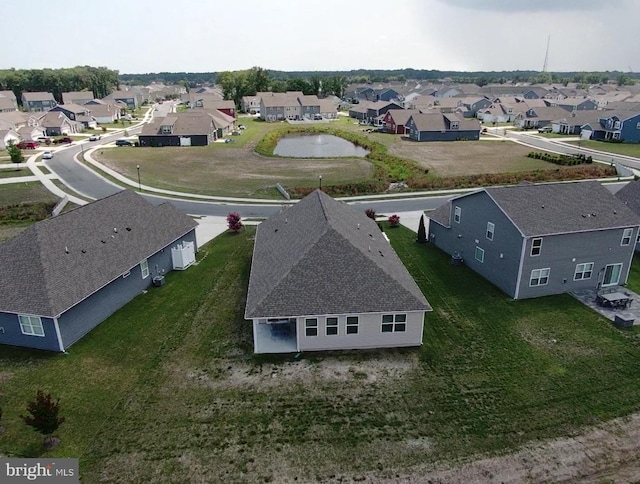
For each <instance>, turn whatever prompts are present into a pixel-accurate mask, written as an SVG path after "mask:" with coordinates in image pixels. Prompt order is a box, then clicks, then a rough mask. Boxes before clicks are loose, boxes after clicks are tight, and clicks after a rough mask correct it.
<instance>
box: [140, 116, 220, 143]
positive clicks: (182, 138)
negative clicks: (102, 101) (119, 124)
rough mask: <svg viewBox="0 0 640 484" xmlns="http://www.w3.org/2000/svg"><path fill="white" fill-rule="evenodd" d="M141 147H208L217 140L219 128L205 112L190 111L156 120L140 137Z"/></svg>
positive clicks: (147, 125)
mask: <svg viewBox="0 0 640 484" xmlns="http://www.w3.org/2000/svg"><path fill="white" fill-rule="evenodd" d="M138 139H139V141H140V146H207V145H208V144H209V143H211V142H213V141H215V140H216V139H217V128H216V126H215V123H214V120H213V118H212V117H211V115H210V114H209V113H208V112H207V111H204V110H189V111H184V112H179V113H171V114H169V115H168V116H165V117H158V118H154V119H153V121H152V122H150V123H147V124H145V125H144V126H143V127H142V132H141V133H140V135H138Z"/></svg>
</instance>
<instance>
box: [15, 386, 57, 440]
mask: <svg viewBox="0 0 640 484" xmlns="http://www.w3.org/2000/svg"><path fill="white" fill-rule="evenodd" d="M27 412H29V414H30V415H27V416H25V415H20V418H21V419H22V420H24V423H26V424H27V425H28V426H30V427H33V429H34V430H35V431H36V432H40V433H41V434H42V435H44V436H45V438H44V445H45V447H48V448H52V447H55V445H56V444H57V443H58V442H59V439H58V438H57V437H54V436H53V433H54V432H55V431H56V430H58V427H60V424H62V422H64V420H65V419H64V417H59V416H58V413H59V412H60V399H59V398H58V399H57V400H55V401H54V400H53V398H52V397H51V394H50V393H47V394H45V393H44V392H43V391H42V390H38V393H37V394H36V399H35V400H33V401H32V402H27Z"/></svg>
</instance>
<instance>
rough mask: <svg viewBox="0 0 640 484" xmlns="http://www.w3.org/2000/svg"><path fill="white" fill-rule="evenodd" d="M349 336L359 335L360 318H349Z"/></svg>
mask: <svg viewBox="0 0 640 484" xmlns="http://www.w3.org/2000/svg"><path fill="white" fill-rule="evenodd" d="M347 334H358V316H347Z"/></svg>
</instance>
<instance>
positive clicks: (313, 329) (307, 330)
mask: <svg viewBox="0 0 640 484" xmlns="http://www.w3.org/2000/svg"><path fill="white" fill-rule="evenodd" d="M304 335H305V336H318V320H317V319H316V318H307V319H305V320H304Z"/></svg>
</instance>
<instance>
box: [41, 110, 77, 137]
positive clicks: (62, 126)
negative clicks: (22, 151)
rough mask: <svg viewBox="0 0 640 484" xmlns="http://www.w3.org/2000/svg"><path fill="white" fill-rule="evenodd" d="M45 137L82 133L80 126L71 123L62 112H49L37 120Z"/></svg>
mask: <svg viewBox="0 0 640 484" xmlns="http://www.w3.org/2000/svg"><path fill="white" fill-rule="evenodd" d="M38 124H39V125H40V126H41V127H42V129H43V130H44V131H45V134H46V136H61V135H65V136H66V135H69V134H73V133H77V132H79V131H82V129H81V127H82V124H80V123H76V122H75V121H71V120H70V119H69V118H68V117H67V116H66V115H65V114H64V113H63V112H60V111H49V112H48V113H46V114H45V115H44V116H42V117H41V118H40V119H39V120H38Z"/></svg>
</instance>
